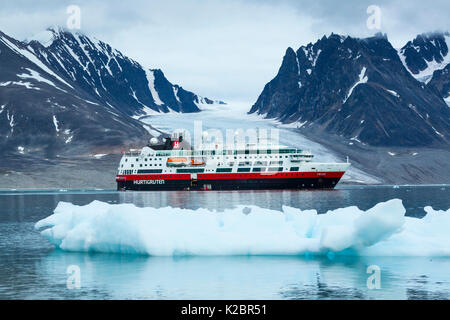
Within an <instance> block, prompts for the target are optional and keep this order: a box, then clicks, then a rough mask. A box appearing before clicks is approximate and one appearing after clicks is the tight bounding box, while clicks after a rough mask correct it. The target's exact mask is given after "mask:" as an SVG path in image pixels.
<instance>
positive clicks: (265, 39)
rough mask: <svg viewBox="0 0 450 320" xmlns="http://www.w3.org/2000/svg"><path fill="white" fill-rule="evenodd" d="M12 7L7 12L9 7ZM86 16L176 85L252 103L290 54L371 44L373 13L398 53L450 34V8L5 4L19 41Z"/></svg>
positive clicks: (317, 1) (326, 2)
mask: <svg viewBox="0 0 450 320" xmlns="http://www.w3.org/2000/svg"><path fill="white" fill-rule="evenodd" d="M3 2H6V3H3ZM71 4H75V5H78V6H79V7H80V9H81V31H82V32H84V33H85V34H87V35H90V36H95V37H96V38H98V39H100V40H103V41H105V42H107V43H109V44H111V45H112V46H113V47H115V48H117V49H119V50H120V51H122V52H123V53H124V54H126V55H128V56H129V57H131V58H133V59H135V60H137V61H138V62H140V63H141V64H142V65H144V66H146V67H149V68H160V69H162V70H163V72H164V73H165V74H166V77H167V78H168V79H169V81H171V82H172V83H177V84H180V85H181V86H183V87H184V88H185V89H188V90H191V91H194V92H195V93H198V94H200V95H203V96H207V97H210V98H213V99H222V100H225V101H245V102H249V103H253V102H254V101H255V100H256V98H257V97H258V95H259V94H260V92H261V91H262V89H263V87H264V85H265V84H266V83H267V82H268V81H270V80H271V79H272V78H273V76H274V75H275V74H276V73H277V71H278V68H279V66H280V63H281V60H282V57H283V55H284V52H285V50H286V48H287V47H288V46H291V47H293V48H295V49H298V47H300V46H301V45H305V44H307V43H309V42H312V41H315V40H317V38H320V37H322V36H323V35H324V34H326V35H329V34H330V33H331V32H334V33H339V34H345V35H347V34H349V35H352V36H358V37H365V36H369V35H371V34H373V33H375V32H377V30H369V29H368V28H367V26H366V21H367V19H368V17H369V15H368V14H367V12H366V11H367V8H368V6H369V5H377V6H379V7H380V8H381V30H380V31H382V32H384V33H387V34H388V37H389V39H390V40H391V42H392V43H393V44H394V46H396V47H401V46H403V45H404V44H405V43H406V42H407V41H408V40H410V39H412V38H414V37H415V35H417V34H419V33H423V32H428V31H434V30H444V31H447V30H450V23H449V19H448V16H449V12H450V1H448V0H429V1H423V0H391V1H380V0H374V1H366V0H341V1H336V0H309V1H304V0H284V1H283V0H281V1H280V0H278V1H271V0H245V1H244V0H164V1H162V0H161V1H159V0H158V1H156V0H153V1H152V0H142V1H141V0H110V1H99V0H91V1H76V0H73V1H64V0H40V1H32V0H29V1H24V0H15V1H2V4H1V9H0V30H2V31H3V32H5V33H7V34H9V35H11V36H13V37H15V38H17V39H19V40H23V39H25V38H27V37H30V36H32V35H33V34H35V33H38V32H39V31H41V30H44V29H46V28H47V27H48V26H50V25H62V26H65V25H66V21H67V18H68V17H69V15H68V14H67V13H66V10H67V6H68V5H71Z"/></svg>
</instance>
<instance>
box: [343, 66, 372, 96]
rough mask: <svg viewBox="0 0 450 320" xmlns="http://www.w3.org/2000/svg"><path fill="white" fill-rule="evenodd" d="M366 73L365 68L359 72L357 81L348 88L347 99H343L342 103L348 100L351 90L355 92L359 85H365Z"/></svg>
mask: <svg viewBox="0 0 450 320" xmlns="http://www.w3.org/2000/svg"><path fill="white" fill-rule="evenodd" d="M366 71H367V68H366V67H363V68H362V70H361V72H360V74H359V80H358V81H357V82H356V83H355V84H354V85H353V86H352V87H351V88H350V90H349V91H348V94H347V97H346V98H345V99H344V102H343V103H346V102H347V100H348V98H350V96H351V95H352V93H353V90H355V88H356V87H357V86H359V85H360V84H363V83H367V81H368V80H369V78H368V77H367V76H366Z"/></svg>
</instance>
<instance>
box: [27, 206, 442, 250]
mask: <svg viewBox="0 0 450 320" xmlns="http://www.w3.org/2000/svg"><path fill="white" fill-rule="evenodd" d="M425 210H426V212H427V215H426V217H425V218H423V219H416V218H409V217H405V208H404V207H403V205H402V202H401V200H398V199H396V200H391V201H388V202H385V203H379V204H377V205H376V206H375V207H373V208H372V209H369V210H367V211H362V210H359V209H358V208H357V207H348V208H342V209H337V210H333V211H329V212H328V213H326V214H322V215H318V214H317V212H316V211H315V210H307V211H302V210H299V209H295V208H290V207H283V209H282V211H275V210H269V209H264V208H259V207H255V206H246V207H244V206H242V207H237V208H235V209H229V210H225V211H224V212H215V211H209V210H206V209H198V210H187V209H180V208H170V207H167V208H158V209H156V208H150V207H147V208H138V207H136V206H134V205H133V204H108V203H104V202H100V201H94V202H92V203H90V204H88V205H85V206H76V205H73V204H71V203H66V202H60V203H59V204H58V206H57V207H56V209H55V211H54V214H52V215H51V216H49V217H47V218H45V219H43V220H41V221H39V222H37V223H36V225H35V228H36V229H37V230H40V231H41V234H42V235H43V236H44V237H46V238H47V239H48V240H49V241H50V242H51V243H52V244H54V245H55V246H56V247H57V248H59V249H62V250H67V251H78V252H80V251H81V252H105V253H126V254H144V255H151V256H226V255H305V254H308V255H309V254H311V255H326V254H329V253H330V252H332V253H336V254H342V255H361V256H450V234H449V232H448V230H449V228H450V210H448V211H447V212H443V211H434V210H433V209H432V208H431V207H427V208H425Z"/></svg>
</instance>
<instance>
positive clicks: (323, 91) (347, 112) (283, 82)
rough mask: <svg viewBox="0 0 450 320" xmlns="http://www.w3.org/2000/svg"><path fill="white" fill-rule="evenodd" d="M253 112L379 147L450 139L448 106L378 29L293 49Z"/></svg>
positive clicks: (303, 128)
mask: <svg viewBox="0 0 450 320" xmlns="http://www.w3.org/2000/svg"><path fill="white" fill-rule="evenodd" d="M404 52H405V53H406V52H409V50H405V51H404ZM406 60H408V61H409V59H406ZM417 70H419V69H417ZM418 72H420V71H418ZM250 113H257V114H260V115H264V116H265V117H266V118H275V119H279V120H280V121H282V122H283V123H291V124H292V125H293V126H295V127H297V128H299V129H300V130H303V131H307V132H318V133H327V134H332V135H335V136H341V137H344V138H346V139H349V140H352V141H353V142H354V143H365V144H369V145H374V146H431V145H440V144H447V143H448V142H449V141H450V108H449V107H448V106H447V104H446V103H445V102H444V100H443V99H442V97H441V96H440V95H439V93H438V92H437V91H436V90H435V89H434V88H432V87H430V86H427V85H425V84H424V83H421V82H419V81H418V80H416V79H415V77H413V76H412V75H411V71H409V70H407V69H406V68H405V66H404V64H403V62H402V59H400V56H399V54H398V52H397V50H396V49H394V48H393V47H392V45H391V43H390V42H389V41H388V39H387V37H386V36H384V35H381V34H378V35H376V36H374V37H370V38H366V39H358V38H352V37H344V36H340V35H335V34H332V35H331V36H329V37H323V38H322V39H320V40H319V41H317V42H316V43H314V44H312V43H310V44H308V45H307V46H302V47H300V48H299V49H298V50H297V51H294V50H293V49H292V48H288V49H287V51H286V54H285V56H284V58H283V62H282V65H281V67H280V69H279V72H278V74H277V75H276V77H275V78H274V79H273V80H272V81H270V82H269V83H268V84H267V85H266V86H265V88H264V90H263V91H262V93H261V95H260V96H259V98H258V100H257V101H256V103H255V104H254V105H253V107H252V108H251V110H250Z"/></svg>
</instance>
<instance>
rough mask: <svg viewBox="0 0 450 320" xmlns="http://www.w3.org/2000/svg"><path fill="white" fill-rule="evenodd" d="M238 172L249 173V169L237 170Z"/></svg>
mask: <svg viewBox="0 0 450 320" xmlns="http://www.w3.org/2000/svg"><path fill="white" fill-rule="evenodd" d="M238 172H250V168H238Z"/></svg>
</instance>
